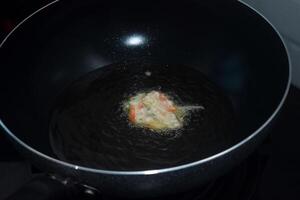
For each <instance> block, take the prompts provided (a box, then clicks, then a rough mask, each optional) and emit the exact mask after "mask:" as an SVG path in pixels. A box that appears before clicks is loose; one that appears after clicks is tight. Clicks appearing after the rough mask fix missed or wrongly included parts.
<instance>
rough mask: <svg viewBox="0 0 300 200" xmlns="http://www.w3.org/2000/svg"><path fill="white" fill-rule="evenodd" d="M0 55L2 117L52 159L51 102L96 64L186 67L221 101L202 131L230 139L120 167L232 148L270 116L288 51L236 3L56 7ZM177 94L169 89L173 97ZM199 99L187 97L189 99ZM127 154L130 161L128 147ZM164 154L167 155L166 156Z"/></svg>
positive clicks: (63, 4) (280, 92)
mask: <svg viewBox="0 0 300 200" xmlns="http://www.w3.org/2000/svg"><path fill="white" fill-rule="evenodd" d="M0 57H1V59H0V65H1V73H0V76H1V77H0V85H1V86H0V87H1V100H0V101H1V104H0V106H1V109H0V112H1V113H0V114H1V115H0V116H1V120H2V121H3V122H4V123H5V124H6V126H7V127H8V128H9V129H10V130H11V131H12V132H13V133H14V134H15V135H16V136H17V137H19V138H20V139H21V140H23V141H24V142H25V143H27V144H28V145H30V146H32V147H33V148H35V149H37V150H38V151H41V152H42V153H45V154H47V155H50V156H55V157H56V156H57V155H58V154H59V153H57V152H56V153H53V148H52V147H53V145H52V147H51V145H50V139H49V138H50V137H49V123H50V121H51V117H52V115H51V113H52V111H53V108H54V107H55V105H56V104H57V100H58V99H59V97H60V96H61V94H62V93H63V92H64V91H66V89H67V88H68V87H70V85H71V83H74V81H75V82H76V80H79V79H80V78H81V79H82V77H86V76H87V73H89V72H90V74H93V72H97V71H99V70H101V68H102V67H103V69H104V67H105V68H109V67H112V66H120V65H122V64H123V65H124V66H127V67H130V66H132V67H134V68H138V66H139V65H140V66H146V67H148V68H151V67H153V66H154V67H155V68H156V69H159V68H160V67H161V68H163V67H164V66H168V67H169V70H170V71H171V74H172V76H170V77H173V78H174V79H176V77H177V76H178V77H180V76H181V75H182V76H184V75H186V74H189V73H191V71H193V70H195V73H194V74H195V76H197V74H199V82H198V83H199V84H200V85H201V84H202V83H203V84H204V82H203V80H207V81H208V82H209V84H211V85H212V88H213V89H212V90H213V91H214V92H216V93H217V94H218V95H216V96H217V97H219V98H217V99H219V100H220V99H222V98H224V101H223V100H222V101H221V102H226V103H222V105H224V107H226V108H228V110H230V111H226V113H227V114H224V115H226V116H227V117H223V118H222V112H216V113H215V118H213V119H211V121H212V120H214V123H215V125H214V126H211V130H213V129H214V128H215V129H217V128H216V127H218V125H220V126H221V125H222V123H224V124H227V125H228V126H226V127H225V128H224V135H226V134H229V135H230V137H229V138H230V139H229V140H223V139H222V138H223V137H222V131H220V130H221V129H220V130H219V131H218V136H217V137H216V138H217V139H216V140H210V141H214V142H211V143H209V142H207V143H205V138H204V140H202V141H201V137H199V140H198V141H201V142H200V143H198V145H199V144H201V145H202V147H203V148H198V150H197V153H196V154H197V156H196V157H192V158H189V159H187V160H181V161H180V162H179V163H176V162H177V161H176V162H172V163H171V164H170V163H168V162H160V164H157V162H155V164H153V163H152V165H149V166H144V165H140V166H132V167H131V168H130V167H129V168H128V169H127V170H130V169H134V170H138V169H146V168H160V167H170V166H173V165H176V164H184V162H192V161H195V160H199V159H203V158H206V157H208V156H211V155H213V154H215V153H218V152H221V151H223V150H224V149H226V148H228V147H230V146H232V145H234V144H236V143H237V142H239V141H241V140H242V139H244V138H245V137H247V136H249V135H250V134H252V133H253V132H254V131H256V130H257V129H258V128H260V127H261V126H262V125H263V124H264V123H265V122H266V121H267V120H268V118H269V117H270V116H271V115H272V114H273V112H274V111H275V109H276V108H277V106H278V104H279V103H280V101H281V99H282V97H283V95H284V92H285V89H286V86H287V82H288V76H289V68H288V66H289V63H288V58H287V54H286V51H285V48H284V45H283V43H282V41H281V40H280V38H279V36H278V35H277V33H276V32H275V31H274V30H273V28H272V27H271V26H270V25H269V24H268V23H267V22H266V21H265V20H264V19H263V18H262V17H261V16H259V15H258V14H256V13H255V12H254V11H252V10H251V9H249V8H248V7H246V6H244V5H242V4H241V3H239V2H231V3H229V2H226V3H221V4H218V3H203V2H202V3H199V2H195V1H188V2H180V3H177V2H169V1H164V3H163V2H156V1H151V2H150V1H149V2H148V3H147V1H146V2H145V3H143V4H141V3H140V2H135V1H129V2H127V1H126V3H125V2H116V1H110V2H102V1H84V2H83V1H81V2H79V1H78V2H76V1H75V2H72V3H71V2H68V1H65V2H57V3H55V4H53V5H51V6H49V7H48V8H46V9H44V10H42V11H40V12H39V13H37V14H36V15H34V16H33V17H31V18H29V19H28V20H27V21H26V22H25V23H23V24H22V25H21V26H20V27H19V28H18V29H17V30H16V31H14V33H13V34H12V35H11V36H10V37H9V38H8V39H7V41H6V42H5V43H4V45H3V46H2V48H1V49H0ZM120 63H122V64H120ZM141 68H142V67H141ZM179 72H180V73H179ZM120 73H121V72H120ZM170 80H171V81H172V80H173V79H172V78H170ZM105 81H106V82H105V83H102V84H104V85H115V84H116V85H118V83H119V82H118V80H115V79H111V80H110V79H108V80H105ZM187 84H188V83H187ZM161 86H164V83H162V84H161ZM199 87H200V86H199ZM176 88H177V87H176V84H175V85H174V91H175V93H176V91H177V90H176ZM200 88H201V87H200ZM124 90H126V89H124ZM128 90H130V88H128ZM168 90H169V91H167V92H170V91H172V87H168ZM129 93H130V92H129ZM202 93H205V92H203V91H202V90H201V91H199V93H197V92H194V94H195V96H199V94H202ZM112 94H113V93H112ZM99 95H100V96H101V93H99ZM116 95H118V94H116ZM180 98H183V99H184V98H185V97H184V96H182V97H180ZM225 99H226V100H225ZM107 101H110V99H107ZM228 102H229V103H228ZM229 113H230V114H229ZM219 118H222V119H223V121H222V120H217V119H219ZM211 121H210V122H211ZM225 122H226V123H225ZM207 123H208V122H207ZM191 124H192V123H191ZM231 124H233V127H232V126H231ZM198 125H199V124H198ZM204 125H205V124H204ZM204 125H203V126H204ZM191 126H193V127H194V126H195V124H194V125H191ZM199 129H201V127H200V128H199ZM228 130H230V133H228ZM83 132H84V131H83ZM83 132H82V133H83ZM183 135H184V134H183ZM199 135H201V131H200V133H199ZM153 138H154V139H153ZM155 138H156V136H155V137H152V139H151V141H152V142H153V141H154V142H155ZM207 138H209V137H207ZM81 139H84V138H81ZM162 139H163V138H161V137H159V141H161V140H162ZM177 139H178V141H180V139H182V138H181V136H179V137H178V138H177ZM166 141H167V139H166ZM166 141H165V142H166ZM181 142H182V141H181ZM181 142H178V144H179V145H180V144H183V143H181ZM100 143H101V142H99V145H101V144H100ZM175 143H176V142H175ZM175 143H174V144H175ZM112 144H113V143H112ZM185 144H189V143H185ZM193 144H194V143H193ZM86 145H88V144H86ZM203 145H204V146H203ZM205 145H206V146H205ZM129 146H130V144H129ZM192 146H193V145H191V146H189V147H190V149H193V148H191V147H192ZM127 147H128V145H127ZM99 148H100V147H99ZM116 148H117V147H116ZM139 148H141V149H143V146H141V147H139ZM172 148H173V147H172ZM174 148H175V147H174ZM174 148H173V149H174ZM100 149H101V148H100ZM179 149H180V148H179ZM194 149H195V148H194ZM196 149H197V148H196ZM156 150H157V149H156ZM132 152H135V154H134V155H136V152H137V149H134V148H133V149H132ZM176 153H177V155H180V153H179V152H176ZM186 153H188V151H187V152H186ZM108 154H109V152H108ZM157 155H159V151H157ZM167 155H170V156H171V157H172V156H173V157H174V156H175V154H174V152H173V154H172V152H169V154H167ZM184 155H186V154H184ZM184 155H182V157H184ZM167 157H168V156H167ZM173 157H172V158H173ZM168 158H170V157H168ZM60 159H63V156H61V157H60ZM147 159H148V157H147V156H146V157H145V160H144V161H145V162H147V161H146V160H147ZM159 159H162V158H161V157H160V158H159ZM164 159H167V158H163V160H164ZM173 160H176V159H173ZM164 161H165V160H164ZM141 163H143V162H141ZM161 163H163V164H161ZM79 164H85V165H87V166H88V164H87V163H79ZM124 166H127V165H124ZM92 167H96V168H97V165H92ZM105 167H107V165H103V166H101V165H100V166H99V168H105ZM107 168H108V169H110V168H109V167H107ZM120 169H121V170H126V167H125V168H120ZM114 170H118V169H115V168H114Z"/></svg>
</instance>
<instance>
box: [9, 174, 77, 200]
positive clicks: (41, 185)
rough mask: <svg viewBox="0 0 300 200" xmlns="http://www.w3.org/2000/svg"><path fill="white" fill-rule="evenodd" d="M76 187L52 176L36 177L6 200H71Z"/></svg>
mask: <svg viewBox="0 0 300 200" xmlns="http://www.w3.org/2000/svg"><path fill="white" fill-rule="evenodd" d="M76 188H78V186H77V185H76V184H74V183H71V182H70V181H67V180H64V181H61V180H58V179H57V178H54V176H49V175H38V176H36V177H34V178H33V179H32V180H30V181H29V182H28V183H27V184H25V185H24V186H22V187H21V188H20V189H18V190H17V191H16V192H15V193H14V194H12V195H11V196H9V197H8V198H7V199H6V200H56V199H69V198H71V199H72V196H71V195H73V197H74V195H76V193H77V191H78V190H77V189H76Z"/></svg>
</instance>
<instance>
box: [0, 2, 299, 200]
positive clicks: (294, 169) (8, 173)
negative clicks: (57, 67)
mask: <svg viewBox="0 0 300 200" xmlns="http://www.w3.org/2000/svg"><path fill="white" fill-rule="evenodd" d="M47 2H50V1H45V0H35V1H28V0H27V1H26V0H5V1H4V0H2V1H1V3H0V40H2V39H3V38H4V37H5V35H6V34H7V33H8V32H9V31H10V30H11V29H12V28H13V27H14V26H15V25H16V24H17V23H18V22H19V21H20V20H22V19H23V18H24V17H26V16H28V15H29V14H30V13H32V12H33V11H35V10H36V9H37V8H39V7H41V6H43V5H45V4H47ZM2 67H5V66H0V69H1V68H2ZM0 73H1V72H0ZM0 96H1V95H0ZM262 148H265V150H266V151H267V153H268V155H269V157H268V161H267V163H266V165H265V167H264V171H263V173H262V177H261V178H260V181H259V183H258V191H257V193H258V195H257V199H261V200H263V199H266V200H269V199H270V200H271V199H272V200H277V199H278V200H279V199H288V200H292V199H295V200H296V199H298V200H299V199H300V155H299V154H300V90H299V89H297V88H296V87H294V86H292V88H291V91H290V94H289V96H288V99H287V101H286V104H285V105H284V108H283V110H282V113H281V115H280V116H279V119H278V123H277V124H276V125H275V127H274V129H273V130H272V131H271V134H270V137H269V138H268V139H267V141H266V142H265V144H264V147H262ZM36 172H38V171H35V170H32V167H31V166H30V164H29V163H28V162H27V161H25V160H24V159H23V158H21V157H20V156H19V154H18V153H17V152H16V151H15V150H14V149H13V146H12V145H11V143H10V142H9V141H8V140H7V138H6V137H5V136H4V134H3V132H1V131H0V200H1V199H3V198H4V197H6V196H7V195H9V194H10V193H12V192H13V191H15V190H16V189H17V188H19V187H20V186H21V185H22V184H23V183H25V182H26V181H28V180H29V179H30V177H31V176H32V174H33V173H36Z"/></svg>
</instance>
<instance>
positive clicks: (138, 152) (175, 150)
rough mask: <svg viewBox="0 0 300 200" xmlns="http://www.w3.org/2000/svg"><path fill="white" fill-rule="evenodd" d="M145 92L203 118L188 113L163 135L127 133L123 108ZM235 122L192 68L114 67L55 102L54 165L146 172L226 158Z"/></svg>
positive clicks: (84, 79) (87, 79) (221, 97)
mask: <svg viewBox="0 0 300 200" xmlns="http://www.w3.org/2000/svg"><path fill="white" fill-rule="evenodd" d="M151 90H158V91H162V92H164V93H166V94H168V95H169V96H172V98H174V101H175V102H177V103H178V104H180V105H201V106H203V107H205V110H201V111H200V110H199V111H194V112H190V114H189V116H188V119H187V120H185V123H184V125H183V127H182V128H180V129H177V130H170V131H169V132H168V134H157V133H156V132H154V131H151V130H150V129H144V128H141V127H134V126H130V123H129V122H128V117H127V114H126V113H124V109H123V108H122V105H123V102H124V101H125V100H126V99H128V98H129V97H130V96H132V95H134V94H136V93H137V92H141V91H144V92H145V91H151ZM233 119H234V116H233V111H232V106H231V104H230V102H229V101H228V99H227V98H226V97H225V96H224V95H223V93H222V92H221V91H220V89H218V88H217V87H216V86H215V85H214V84H213V83H211V82H210V81H209V80H208V79H207V78H206V77H205V76H204V75H203V74H201V73H200V72H199V71H197V70H195V69H193V68H191V67H187V66H183V65H154V64H145V63H119V64H113V65H108V66H105V67H102V68H99V69H97V70H95V71H93V72H91V73H89V74H87V75H85V76H83V77H81V78H80V79H79V80H77V81H75V82H73V83H72V84H71V85H70V86H69V87H68V88H67V89H66V90H65V91H64V92H63V94H61V95H60V97H59V98H58V99H57V103H56V105H55V107H54V108H53V111H52V115H51V121H50V125H49V128H50V131H49V132H50V139H51V146H52V148H53V150H54V152H55V154H56V155H57V157H58V158H59V159H62V160H65V161H68V162H71V163H73V164H78V165H82V166H86V167H92V168H99V169H106V170H124V171H128V170H145V169H158V168H166V167H172V166H176V165H180V164H186V163H189V162H193V161H197V160H200V159H203V158H206V157H207V156H211V155H213V154H215V153H218V152H220V151H222V150H224V149H225V148H227V147H229V146H230V145H231V144H232V141H233V139H234V138H235V136H234V131H233V126H234V120H233Z"/></svg>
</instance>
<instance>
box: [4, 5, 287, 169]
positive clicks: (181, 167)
mask: <svg viewBox="0 0 300 200" xmlns="http://www.w3.org/2000/svg"><path fill="white" fill-rule="evenodd" d="M59 1H60V0H54V1H52V2H50V3H48V4H46V5H45V6H43V7H41V8H40V9H38V10H36V11H35V12H33V13H32V14H30V15H29V16H28V17H26V18H25V19H24V20H22V21H21V22H20V23H19V24H18V25H17V26H15V27H14V29H12V30H11V32H10V33H8V34H7V36H6V37H5V38H4V39H3V41H2V42H1V43H0V48H2V46H3V44H4V43H5V42H6V40H7V39H8V38H9V37H10V36H11V35H12V34H13V33H14V31H15V30H17V29H18V28H19V27H20V26H21V25H22V24H23V23H25V22H26V21H27V20H29V19H30V18H31V17H33V16H34V15H35V14H37V13H39V12H41V11H43V10H44V9H46V8H48V7H50V6H51V5H53V4H55V3H57V2H59ZM238 2H239V3H241V4H244V5H245V6H247V7H248V8H250V9H252V10H253V11H254V12H256V13H257V14H258V15H260V16H261V17H262V18H263V19H264V20H265V21H266V22H267V23H268V24H269V25H270V26H271V27H272V28H273V30H274V31H275V32H276V33H277V36H278V37H279V38H280V40H281V42H282V44H283V45H284V48H285V52H286V54H287V57H288V63H289V75H288V76H289V77H288V81H287V85H286V89H285V92H284V95H283V97H282V99H281V101H280V103H279V104H278V106H277V108H276V109H275V110H274V112H273V113H272V114H271V115H270V117H269V118H268V119H267V120H266V121H265V122H264V123H263V124H262V125H261V126H260V127H259V128H258V129H257V130H256V131H254V132H253V133H252V134H251V135H249V136H248V137H246V138H245V139H243V140H242V141H240V142H238V143H237V144H235V145H233V146H231V147H230V148H227V149H225V150H223V151H221V152H219V153H217V154H214V155H212V156H209V157H207V158H205V159H201V160H198V161H194V162H191V163H187V164H183V165H178V166H175V167H169V168H162V169H151V170H141V171H114V170H102V169H96V168H89V167H83V166H79V165H75V164H72V163H68V162H65V161H62V160H58V159H56V158H53V157H51V156H48V155H46V154H44V153H42V152H40V151H38V150H36V149H34V148H32V147H31V146H29V145H28V144H26V143H25V142H23V141H22V140H21V139H19V138H18V137H17V136H16V135H14V134H13V133H12V132H11V131H10V130H9V128H8V127H7V126H6V125H5V124H4V122H3V121H2V120H1V116H0V126H1V128H2V129H3V130H4V132H5V133H6V134H7V135H8V136H9V137H11V138H12V139H13V140H14V141H16V143H17V144H18V145H21V146H23V147H24V148H25V149H27V150H28V151H30V152H31V153H33V154H34V155H37V156H39V157H41V158H43V159H46V160H47V161H50V162H52V163H55V164H58V165H62V166H63V167H68V168H71V169H72V170H82V171H85V172H91V173H99V174H107V175H154V174H161V173H168V172H173V171H177V170H182V169H185V168H190V167H194V166H197V165H200V164H203V163H206V162H209V161H212V160H214V159H216V158H218V157H221V156H223V155H225V154H228V153H230V152H232V151H234V150H235V149H237V148H239V147H241V146H242V145H244V144H245V143H247V142H248V141H250V140H251V139H252V138H254V137H255V136H256V135H258V134H259V133H260V132H261V131H262V130H263V129H264V128H265V127H266V126H267V125H268V124H269V123H270V122H271V121H272V120H273V119H274V118H275V116H276V115H277V113H278V112H279V111H280V110H281V108H282V106H283V104H284V102H285V99H286V98H287V95H288V93H289V90H290V86H291V79H292V78H291V77H292V64H291V63H292V62H291V57H290V54H289V51H288V48H287V45H286V43H285V42H284V39H283V37H282V35H281V34H280V33H279V31H278V30H277V29H276V28H275V26H274V25H273V24H272V23H271V22H270V21H269V20H268V19H267V18H266V17H265V16H263V15H262V14H261V13H260V12H259V11H258V10H256V9H255V8H253V7H252V6H251V5H249V4H248V3H245V2H242V1H241V0H238Z"/></svg>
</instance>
